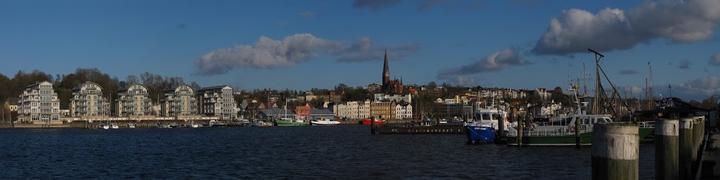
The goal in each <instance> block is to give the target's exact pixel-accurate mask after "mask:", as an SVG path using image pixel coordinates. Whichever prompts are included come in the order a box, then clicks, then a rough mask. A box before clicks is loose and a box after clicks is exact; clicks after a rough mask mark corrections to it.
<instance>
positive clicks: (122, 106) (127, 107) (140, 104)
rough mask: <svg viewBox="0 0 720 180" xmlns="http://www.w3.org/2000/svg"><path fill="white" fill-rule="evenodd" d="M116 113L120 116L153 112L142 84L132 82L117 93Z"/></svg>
mask: <svg viewBox="0 0 720 180" xmlns="http://www.w3.org/2000/svg"><path fill="white" fill-rule="evenodd" d="M116 101H117V106H116V111H115V112H116V113H117V115H118V116H120V117H129V116H149V115H151V114H152V112H153V105H152V100H150V97H148V91H147V89H145V87H144V86H142V85H138V84H134V85H131V86H130V87H129V88H128V89H127V90H122V91H120V93H118V99H117V100H116Z"/></svg>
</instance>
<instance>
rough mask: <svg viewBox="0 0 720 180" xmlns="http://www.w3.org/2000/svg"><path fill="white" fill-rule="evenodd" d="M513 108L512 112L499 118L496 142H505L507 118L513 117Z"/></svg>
mask: <svg viewBox="0 0 720 180" xmlns="http://www.w3.org/2000/svg"><path fill="white" fill-rule="evenodd" d="M512 114H513V110H512V109H510V113H509V114H507V116H505V117H500V119H498V131H497V132H496V134H497V135H498V136H497V138H496V140H495V143H504V142H505V119H507V118H510V117H512Z"/></svg>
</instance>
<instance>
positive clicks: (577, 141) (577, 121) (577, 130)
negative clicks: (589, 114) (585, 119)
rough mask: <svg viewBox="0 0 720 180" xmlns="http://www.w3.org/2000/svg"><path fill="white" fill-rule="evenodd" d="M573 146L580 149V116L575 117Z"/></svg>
mask: <svg viewBox="0 0 720 180" xmlns="http://www.w3.org/2000/svg"><path fill="white" fill-rule="evenodd" d="M575 148H577V149H580V118H575Z"/></svg>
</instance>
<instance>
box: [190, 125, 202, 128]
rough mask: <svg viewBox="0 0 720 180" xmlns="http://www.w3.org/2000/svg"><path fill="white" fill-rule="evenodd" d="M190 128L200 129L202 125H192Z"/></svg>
mask: <svg viewBox="0 0 720 180" xmlns="http://www.w3.org/2000/svg"><path fill="white" fill-rule="evenodd" d="M190 127H192V128H199V127H200V124H192V125H190Z"/></svg>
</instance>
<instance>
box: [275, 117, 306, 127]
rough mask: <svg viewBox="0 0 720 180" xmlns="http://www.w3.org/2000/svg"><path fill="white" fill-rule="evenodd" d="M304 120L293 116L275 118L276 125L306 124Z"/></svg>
mask: <svg viewBox="0 0 720 180" xmlns="http://www.w3.org/2000/svg"><path fill="white" fill-rule="evenodd" d="M304 125H305V123H304V122H303V120H297V119H292V118H280V119H278V120H275V126H281V127H288V126H304Z"/></svg>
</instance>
